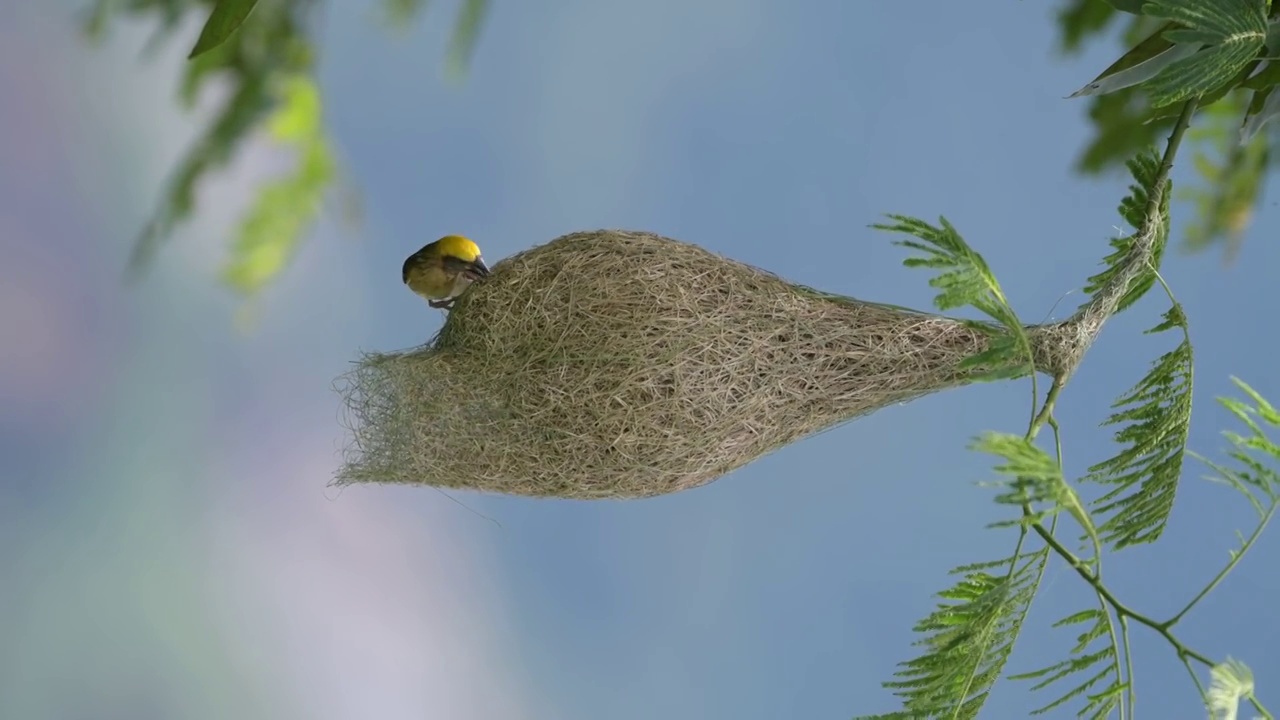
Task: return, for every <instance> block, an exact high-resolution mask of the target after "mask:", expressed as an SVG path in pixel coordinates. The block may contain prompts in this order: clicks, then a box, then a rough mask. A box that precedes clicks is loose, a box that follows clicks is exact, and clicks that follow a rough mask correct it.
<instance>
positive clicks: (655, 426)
mask: <svg viewBox="0 0 1280 720" xmlns="http://www.w3.org/2000/svg"><path fill="white" fill-rule="evenodd" d="M1053 327H1054V326H1047V327H1046V328H1035V329H1033V330H1034V332H1033V333H1032V337H1033V339H1034V340H1035V342H1036V344H1037V356H1038V360H1037V364H1038V366H1040V367H1041V369H1046V368H1047V366H1048V365H1049V364H1051V361H1052V358H1053V357H1054V351H1053V348H1052V347H1049V346H1052V345H1054V344H1061V343H1062V342H1063V339H1062V338H1061V337H1059V336H1060V335H1061V333H1055V332H1054V331H1053ZM987 341H988V336H987V335H985V334H983V333H981V332H979V331H977V330H975V329H974V328H972V327H970V326H969V325H966V324H965V323H963V322H960V321H957V320H953V319H949V318H945V317H940V316H936V315H930V314H925V313H916V312H911V311H906V310H901V309H896V308H892V307H886V306H884V305H877V304H873V303H863V302H859V301H855V300H852V299H849V298H841V297H836V296H830V295H826V294H823V293H819V292H817V291H814V290H811V289H808V288H804V287H800V286H796V285H793V284H790V283H788V282H786V281H784V280H782V279H780V278H778V277H777V276H775V275H772V274H770V273H767V272H764V271H762V270H759V269H757V268H753V267H750V266H747V265H744V264H742V263H738V262H735V261H732V260H728V259H726V258H723V257H721V256H718V255H715V254H713V253H711V252H708V251H706V250H704V249H702V248H699V247H697V246H694V245H690V244H687V243H683V242H678V241H675V240H671V239H668V238H664V237H660V236H657V235H652V234H647V233H638V232H620V231H598V232H587V233H575V234H572V235H566V236H563V237H560V238H557V239H556V240H553V241H551V242H550V243H547V244H546V245H542V246H540V247H536V248H533V249H531V250H528V251H526V252H523V253H520V254H518V255H515V256H513V257H511V258H508V259H506V260H504V261H502V262H500V263H498V264H497V265H496V266H495V267H494V269H493V275H492V276H491V278H489V279H488V280H487V281H484V282H483V283H481V284H477V285H475V286H473V287H472V289H471V290H470V291H468V292H467V293H466V294H465V295H464V296H463V297H462V298H460V299H459V300H458V302H457V304H456V306H455V308H454V309H453V310H452V312H451V313H450V315H449V318H448V321H447V322H446V323H445V325H444V327H443V328H442V329H441V331H440V333H439V334H438V335H437V336H436V338H435V339H434V340H432V341H431V342H430V343H429V344H428V345H426V346H424V347H422V348H418V349H415V350H411V351H406V352H395V353H382V354H371V355H368V356H366V357H364V358H363V359H362V360H361V361H360V362H359V363H358V365H357V367H356V369H355V370H353V371H352V372H350V373H349V374H347V375H346V376H345V378H344V382H343V383H342V384H341V385H340V392H341V393H342V395H343V398H344V401H345V403H346V406H347V408H348V410H349V413H350V417H349V425H350V428H351V431H352V442H351V445H350V447H349V448H348V453H347V457H346V461H345V464H344V466H343V467H342V468H341V469H340V471H339V474H338V477H337V480H336V482H337V483H338V484H348V483H357V482H379V483H408V484H421V485H431V486H437V487H451V488H469V489H474V490H481V491H489V492H498V493H507V494H516V495H529V496H555V497H565V498H638V497H648V496H654V495H661V494H664V493H671V492H676V491H679V490H684V489H687V488H691V487H695V486H698V485H702V484H704V483H708V482H710V481H712V480H715V479H716V478H718V477H720V476H722V475H724V474H725V473H727V472H729V471H731V470H733V469H735V468H738V467H741V466H742V465H745V464H747V463H749V462H751V461H752V460H754V459H756V458H758V457H760V456H762V455H765V454H766V453H769V452H770V451H773V450H776V449H777V448H779V447H782V446H783V445H786V444H788V443H791V442H794V441H796V440H798V439H800V438H803V437H805V436H808V435H811V434H813V433H816V432H819V431H821V430H824V429H827V428H830V427H832V426H834V425H837V424H839V423H842V422H846V421H848V420H851V419H854V418H856V417H859V416H861V415H864V414H866V413H869V412H872V411H874V410H876V409H878V408H881V407H885V406H888V405H891V404H894V403H901V402H904V401H907V400H911V399H913V398H916V397H919V396H921V395H924V394H927V393H931V392H935V391H938V390H941V389H945V388H948V387H954V386H956V385H960V384H963V383H965V382H967V381H968V380H969V378H971V376H972V372H973V370H972V369H962V368H961V365H960V364H961V361H963V360H964V359H965V358H967V357H969V356H971V355H973V354H974V353H975V352H978V351H980V350H982V349H983V348H984V347H985V345H986V343H987Z"/></svg>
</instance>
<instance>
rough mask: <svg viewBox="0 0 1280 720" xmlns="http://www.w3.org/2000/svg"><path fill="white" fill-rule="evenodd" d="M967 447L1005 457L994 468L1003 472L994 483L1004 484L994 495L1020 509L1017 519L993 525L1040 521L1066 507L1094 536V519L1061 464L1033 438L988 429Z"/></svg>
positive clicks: (993, 525) (1000, 500) (1082, 526)
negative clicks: (1025, 509) (1026, 511)
mask: <svg viewBox="0 0 1280 720" xmlns="http://www.w3.org/2000/svg"><path fill="white" fill-rule="evenodd" d="M970 448H971V449H973V450H977V451H979V452H985V453H988V454H991V455H996V456H998V457H999V458H1001V459H1002V460H1003V461H1004V462H1003V463H1001V464H998V465H996V467H995V470H996V472H998V473H1000V474H1001V475H1003V476H1005V477H1004V478H1003V479H1001V480H1000V481H999V482H997V483H994V484H995V485H997V486H999V487H1001V488H1004V492H1002V493H1000V494H998V495H997V496H996V502H997V503H1000V504H1002V505H1012V506H1014V507H1016V508H1018V509H1019V516H1018V519H1017V520H1011V521H1004V522H997V523H993V524H992V527H1005V526H1010V525H1026V524H1029V523H1031V522H1040V521H1041V520H1043V519H1044V518H1047V517H1050V516H1052V515H1054V514H1056V513H1058V512H1061V511H1063V510H1065V511H1067V513H1069V514H1070V515H1071V516H1072V517H1073V518H1075V521H1076V522H1077V523H1079V524H1080V527H1081V528H1083V529H1084V531H1085V533H1086V534H1088V535H1089V536H1090V537H1096V535H1097V531H1096V530H1095V529H1094V526H1093V520H1092V519H1091V518H1090V517H1089V512H1088V511H1087V510H1086V509H1085V506H1084V503H1083V502H1082V501H1081V500H1080V496H1079V495H1078V494H1077V493H1076V491H1075V488H1073V487H1071V485H1070V484H1068V483H1067V481H1066V479H1065V478H1063V476H1062V468H1061V467H1059V465H1058V463H1057V461H1055V460H1054V459H1053V458H1051V457H1049V455H1048V454H1047V453H1046V452H1045V451H1044V450H1041V449H1040V448H1039V447H1037V446H1036V445H1035V444H1034V443H1033V442H1031V441H1030V440H1028V439H1026V438H1025V437H1023V436H1021V435H1012V434H1009V433H994V432H988V433H985V434H983V435H982V436H981V437H979V438H978V439H976V440H975V441H974V442H973V443H972V444H971V445H970ZM1024 506H1025V507H1029V508H1031V510H1032V511H1033V516H1032V517H1027V516H1025V515H1024V514H1023V513H1022V512H1021V509H1022V508H1023V507H1024Z"/></svg>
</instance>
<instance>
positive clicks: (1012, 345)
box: [871, 215, 1031, 380]
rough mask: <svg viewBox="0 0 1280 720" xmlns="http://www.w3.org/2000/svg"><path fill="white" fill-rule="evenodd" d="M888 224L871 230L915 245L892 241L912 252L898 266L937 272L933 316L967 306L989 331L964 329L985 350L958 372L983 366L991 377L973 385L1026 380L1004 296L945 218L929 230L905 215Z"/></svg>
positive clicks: (1016, 328)
mask: <svg viewBox="0 0 1280 720" xmlns="http://www.w3.org/2000/svg"><path fill="white" fill-rule="evenodd" d="M888 217H889V218H890V219H891V220H893V221H894V222H893V223H890V224H876V225H872V226H871V227H873V228H875V229H877V230H886V231H888V232H895V233H902V234H905V235H912V236H914V237H915V238H917V239H916V240H897V241H895V242H894V245H898V246H901V247H905V248H908V249H910V250H915V251H916V252H917V253H919V254H918V255H915V256H912V257H908V258H907V259H905V260H903V261H902V264H903V265H905V266H906V267H909V268H929V269H933V270H937V271H939V272H938V274H937V275H936V276H935V277H934V278H933V279H931V280H930V281H929V285H930V287H933V288H935V289H937V290H938V291H939V292H938V295H937V296H936V297H935V298H934V300H933V304H934V306H935V307H937V308H938V309H939V310H943V311H946V310H954V309H955V308H958V307H964V306H966V305H969V306H972V307H973V308H975V309H977V310H978V311H979V312H981V313H982V314H984V315H986V316H987V317H988V318H990V319H991V320H994V321H995V323H996V324H995V325H989V324H985V323H979V322H973V323H970V325H971V326H972V327H973V328H974V329H976V330H978V331H980V332H982V333H985V334H986V335H988V336H989V337H990V338H991V341H990V343H989V344H988V346H987V349H986V350H984V351H983V352H981V353H979V354H977V355H974V356H973V357H970V358H968V359H966V361H965V363H964V367H969V368H974V367H979V366H985V367H990V368H994V369H993V370H992V371H991V372H988V373H985V374H979V375H977V376H976V377H975V378H974V379H976V380H997V379H1003V378H1007V377H1015V376H1019V375H1024V374H1026V370H1027V369H1028V368H1029V367H1030V365H1031V346H1030V342H1029V341H1028V340H1027V337H1026V332H1025V330H1024V329H1023V327H1022V323H1021V322H1020V321H1019V320H1018V315H1017V313H1015V312H1014V311H1013V308H1012V307H1010V305H1009V301H1008V300H1007V299H1006V298H1005V295H1004V290H1002V289H1001V288H1000V283H999V282H997V281H996V276H995V274H994V273H993V272H991V268H990V267H989V266H988V265H987V261H986V260H984V259H983V257H982V255H981V254H979V253H978V252H977V251H975V250H974V249H973V248H971V247H970V246H969V244H968V243H966V242H965V240H964V238H963V237H961V236H960V233H959V232H957V231H956V229H955V227H954V226H952V225H951V223H950V222H948V221H947V219H946V218H945V217H943V218H939V221H938V225H936V226H935V225H931V224H929V223H927V222H925V221H923V220H918V219H916V218H913V217H907V216H905V215H889V216H888Z"/></svg>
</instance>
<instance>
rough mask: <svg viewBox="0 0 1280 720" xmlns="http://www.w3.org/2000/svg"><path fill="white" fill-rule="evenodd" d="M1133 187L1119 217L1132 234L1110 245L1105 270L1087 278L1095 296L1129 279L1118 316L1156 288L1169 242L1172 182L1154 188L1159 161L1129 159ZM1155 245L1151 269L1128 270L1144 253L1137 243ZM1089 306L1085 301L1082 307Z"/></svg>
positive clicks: (1145, 156) (1150, 157)
mask: <svg viewBox="0 0 1280 720" xmlns="http://www.w3.org/2000/svg"><path fill="white" fill-rule="evenodd" d="M1125 164H1126V165H1127V166H1128V167H1129V172H1130V173H1132V175H1133V179H1134V183H1133V184H1132V185H1130V186H1129V194H1128V195H1127V196H1125V198H1124V199H1123V200H1121V201H1120V207H1119V209H1118V210H1119V213H1120V216H1121V217H1123V218H1124V219H1125V222H1127V223H1129V225H1130V226H1132V227H1133V228H1134V232H1133V233H1131V234H1129V235H1126V236H1124V237H1119V238H1115V239H1113V240H1112V241H1111V247H1112V248H1114V250H1113V251H1112V252H1111V254H1109V255H1107V256H1106V257H1105V258H1103V263H1104V264H1105V265H1106V269H1105V270H1103V271H1102V272H1100V273H1098V274H1096V275H1093V276H1092V277H1090V278H1089V281H1088V283H1087V284H1086V285H1085V292H1086V293H1088V294H1089V295H1094V294H1096V293H1098V292H1099V291H1101V290H1102V289H1103V288H1105V287H1107V286H1109V285H1110V284H1111V283H1113V282H1120V281H1121V280H1122V279H1125V278H1128V284H1129V287H1128V290H1127V291H1126V292H1125V294H1124V295H1123V296H1122V297H1121V299H1120V302H1119V304H1118V305H1117V306H1116V310H1115V312H1121V311H1123V310H1125V309H1126V308H1128V307H1129V306H1131V305H1133V304H1134V303H1135V302H1137V301H1138V299H1139V298H1141V297H1142V296H1143V295H1145V294H1146V293H1147V291H1148V290H1150V289H1151V286H1152V285H1154V284H1155V280H1156V272H1157V271H1158V269H1159V267H1160V262H1161V260H1162V259H1163V258H1164V251H1165V247H1166V245H1167V244H1168V239H1169V196H1170V195H1171V194H1172V182H1170V181H1168V180H1166V181H1165V186H1164V187H1163V188H1155V187H1153V186H1154V185H1155V182H1156V178H1158V177H1159V173H1160V158H1159V156H1157V155H1156V154H1155V153H1154V152H1151V151H1148V152H1145V153H1143V154H1141V155H1138V156H1137V157H1134V158H1132V159H1131V160H1129V161H1128V162H1127V163H1125ZM1156 193H1159V197H1160V202H1159V204H1158V205H1157V206H1156V207H1157V209H1156V212H1155V213H1154V214H1153V215H1152V216H1151V217H1148V216H1147V213H1148V211H1149V210H1150V209H1151V198H1152V197H1153V196H1155V195H1156ZM1140 242H1141V243H1147V242H1150V243H1154V245H1155V247H1154V249H1153V250H1152V253H1151V263H1150V265H1143V266H1142V267H1139V268H1132V267H1130V265H1131V263H1132V262H1134V258H1138V257H1141V256H1142V255H1143V253H1139V252H1136V250H1138V249H1141V245H1140V244H1139V243H1140ZM1085 304H1086V305H1087V304H1088V301H1086V303H1085Z"/></svg>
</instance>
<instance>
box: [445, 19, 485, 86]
mask: <svg viewBox="0 0 1280 720" xmlns="http://www.w3.org/2000/svg"><path fill="white" fill-rule="evenodd" d="M488 10H489V0H466V1H465V2H464V3H463V5H462V12H461V13H459V14H458V22H457V24H456V25H455V26H454V28H453V36H452V37H450V38H449V50H448V54H447V56H446V60H445V68H446V71H447V73H448V75H449V76H450V77H452V78H454V79H461V78H462V77H463V76H465V75H466V72H467V66H468V65H469V64H470V62H471V54H472V53H473V52H474V51H475V46H476V40H477V39H478V38H479V37H480V27H481V26H482V25H483V24H484V17H485V14H486V13H487V12H488Z"/></svg>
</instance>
